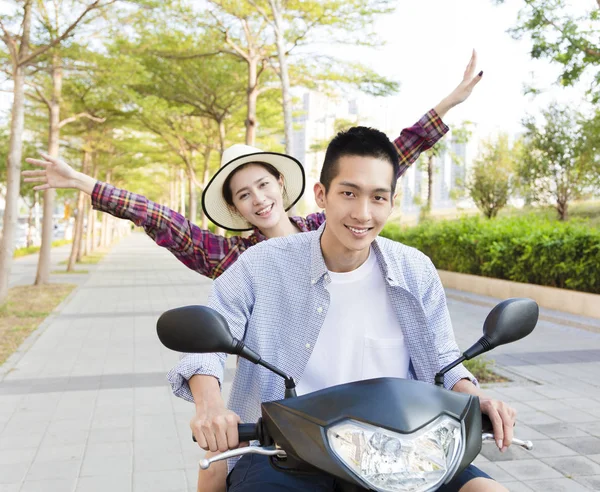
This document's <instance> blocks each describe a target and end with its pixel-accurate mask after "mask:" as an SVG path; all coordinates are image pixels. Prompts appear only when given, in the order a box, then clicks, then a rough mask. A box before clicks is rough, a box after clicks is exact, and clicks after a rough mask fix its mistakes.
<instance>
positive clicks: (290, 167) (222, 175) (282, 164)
mask: <svg viewBox="0 0 600 492" xmlns="http://www.w3.org/2000/svg"><path fill="white" fill-rule="evenodd" d="M250 162H258V163H260V162H264V163H267V164H271V165H272V166H273V167H275V168H276V169H277V170H278V171H279V172H280V173H281V175H282V176H283V179H284V184H285V189H286V192H287V193H286V195H287V196H284V197H283V198H284V204H283V205H284V208H285V210H286V211H288V210H289V209H290V208H292V207H293V206H294V205H295V204H296V203H297V202H298V200H300V198H301V197H302V194H303V193H304V187H305V186H306V178H305V175H304V168H303V167H302V164H300V161H299V160H297V159H295V158H294V157H292V156H289V155H286V154H280V153H277V152H257V153H254V154H246V155H242V156H240V157H237V158H235V159H233V160H231V161H230V162H228V163H227V164H225V165H224V166H223V167H221V168H220V169H219V170H218V171H217V172H216V173H215V175H214V176H213V177H212V178H211V180H210V181H209V183H208V185H206V188H205V189H204V193H203V194H202V210H203V211H204V213H205V214H206V216H207V217H208V218H209V219H210V220H211V222H213V223H214V224H216V225H217V226H218V227H222V228H224V229H227V230H230V231H249V230H252V229H254V226H253V225H252V224H250V223H249V222H248V221H247V220H246V219H244V218H243V217H242V216H241V215H240V214H238V213H237V212H235V211H234V210H232V209H231V207H230V206H229V205H227V203H226V202H225V199H224V198H223V183H225V180H226V179H227V177H228V176H229V175H230V174H231V173H232V172H234V171H235V170H236V169H237V168H239V167H240V166H243V165H244V164H248V163H250Z"/></svg>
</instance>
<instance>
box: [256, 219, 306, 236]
mask: <svg viewBox="0 0 600 492" xmlns="http://www.w3.org/2000/svg"><path fill="white" fill-rule="evenodd" d="M290 221H291V222H293V223H294V225H295V226H296V227H298V229H300V231H301V232H309V230H310V229H309V228H308V226H307V225H306V219H305V218H304V217H290ZM253 231H254V233H253V235H254V236H256V239H257V240H258V241H266V240H267V239H268V238H267V236H265V235H264V234H263V233H262V232H260V230H259V229H258V228H257V227H255V228H254V229H253Z"/></svg>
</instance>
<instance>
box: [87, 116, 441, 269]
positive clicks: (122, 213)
mask: <svg viewBox="0 0 600 492" xmlns="http://www.w3.org/2000/svg"><path fill="white" fill-rule="evenodd" d="M447 131H448V127H447V126H446V125H445V124H444V122H443V121H442V120H441V118H440V117H439V116H438V114H437V113H436V112H435V110H433V109H432V110H431V111H429V112H428V113H426V114H425V115H423V116H422V117H421V119H420V120H419V121H418V122H417V123H416V124H415V125H413V126H412V127H410V128H405V129H404V130H402V132H401V133H400V136H399V137H398V138H397V139H396V140H394V145H395V146H396V148H397V149H398V155H399V156H400V170H399V173H398V178H400V176H402V175H403V174H404V173H405V172H406V170H407V169H408V168H409V167H410V165H411V164H412V163H413V162H415V161H416V160H417V158H418V157H419V155H420V154H421V152H424V151H425V150H427V149H430V148H431V147H432V146H433V145H434V144H435V143H436V142H437V141H438V140H440V139H441V138H442V137H443V136H444V135H445V134H446V132H447ZM92 206H93V207H94V209H96V210H100V211H101V212H107V213H109V214H111V215H114V216H115V217H118V218H120V219H129V220H131V221H132V222H133V223H134V224H135V225H137V226H139V227H143V228H144V231H146V234H147V235H148V236H150V237H151V238H152V239H153V240H154V242H156V244H158V245H159V246H162V247H164V248H167V249H168V250H169V251H170V252H171V253H173V254H174V255H175V257H176V258H177V259H178V260H179V261H181V262H182V263H183V264H184V265H185V266H187V267H188V268H190V269H192V270H196V271H197V272H198V273H200V274H202V275H204V276H206V277H209V278H212V279H214V278H217V277H218V276H219V275H221V274H222V273H223V272H224V271H225V270H227V269H228V268H229V267H230V266H231V265H233V263H235V261H236V260H237V259H238V258H239V256H240V255H241V254H242V253H243V252H244V251H245V250H246V249H248V248H249V247H250V246H253V245H255V244H256V243H259V242H261V241H264V240H265V239H266V237H265V236H264V235H263V234H262V233H261V232H260V231H259V230H258V229H254V232H253V233H252V234H251V235H250V236H249V237H242V236H233V237H224V236H218V235H216V234H212V233H211V232H210V231H206V230H203V229H200V228H199V227H198V226H197V225H195V224H193V223H192V222H190V221H189V220H188V219H186V218H185V217H184V216H183V215H181V214H179V213H177V212H175V211H174V210H171V209H170V208H168V207H165V206H163V205H159V204H158V203H154V202H152V201H150V200H148V199H147V198H146V197H144V196H141V195H136V194H135V193H131V192H129V191H126V190H121V189H118V188H115V187H114V186H111V185H109V184H107V183H102V182H100V181H98V182H97V183H96V185H95V186H94V190H93V192H92ZM291 220H292V221H293V222H294V224H296V226H297V227H298V229H300V231H302V232H308V231H314V230H316V229H318V228H319V227H320V225H321V224H322V223H323V222H325V214H323V213H315V214H310V215H308V216H307V217H292V218H291Z"/></svg>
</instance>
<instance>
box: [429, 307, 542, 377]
mask: <svg viewBox="0 0 600 492" xmlns="http://www.w3.org/2000/svg"><path fill="white" fill-rule="evenodd" d="M539 312H540V309H539V307H538V305H537V302H535V301H534V300H532V299H527V298H519V297H516V298H513V299H506V300H505V301H502V302H501V303H499V304H497V305H496V306H495V307H494V309H492V310H491V311H490V313H489V314H488V316H487V318H486V319H485V322H484V323H483V336H482V337H481V338H480V339H479V340H478V341H477V343H475V344H474V345H472V346H471V347H469V348H468V349H467V350H465V352H464V353H463V354H462V356H461V357H459V358H458V359H456V360H455V361H454V362H452V363H451V364H448V365H447V366H446V367H444V368H442V369H441V370H440V371H439V372H438V373H437V374H436V375H435V384H436V385H438V386H443V384H444V374H446V373H447V372H448V371H450V370H451V369H453V368H454V367H456V366H457V365H458V364H460V363H461V362H464V361H465V360H469V359H472V358H473V357H477V356H478V355H481V354H483V353H485V352H489V351H490V350H492V349H493V348H496V347H498V346H499V345H504V344H506V343H511V342H516V341H517V340H520V339H521V338H523V337H526V336H527V335H529V334H530V333H531V332H532V331H533V329H534V328H535V325H536V324H537V321H538V316H539Z"/></svg>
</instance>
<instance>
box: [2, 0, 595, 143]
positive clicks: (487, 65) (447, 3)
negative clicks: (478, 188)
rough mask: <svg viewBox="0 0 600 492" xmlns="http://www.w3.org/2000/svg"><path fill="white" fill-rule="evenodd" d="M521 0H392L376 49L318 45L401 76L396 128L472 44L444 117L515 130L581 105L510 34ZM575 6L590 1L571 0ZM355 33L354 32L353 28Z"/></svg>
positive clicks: (450, 82)
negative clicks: (466, 90) (468, 80)
mask: <svg viewBox="0 0 600 492" xmlns="http://www.w3.org/2000/svg"><path fill="white" fill-rule="evenodd" d="M523 3H524V2H523V1H522V0H506V2H505V4H504V5H501V6H496V5H494V3H493V2H492V0H416V1H415V0H398V1H397V4H398V7H397V10H396V12H395V13H393V14H391V15H386V16H382V17H381V18H380V19H379V20H378V21H377V23H376V25H375V29H376V31H377V32H378V33H379V35H380V37H381V38H382V39H383V40H384V41H385V42H386V44H385V46H383V47H382V48H379V49H377V50H374V49H371V48H368V49H367V48H364V49H363V48H356V47H331V46H326V47H322V48H321V49H323V50H324V51H330V52H331V54H334V55H337V56H341V57H343V58H346V59H349V60H355V61H361V62H364V63H366V64H367V65H368V66H370V67H371V68H373V69H375V70H377V71H378V72H380V73H382V74H384V75H386V76H388V77H390V78H392V79H394V80H396V81H399V82H400V84H401V88H400V92H399V94H398V95H395V96H392V97H389V98H387V99H386V104H389V105H390V107H391V108H393V112H394V115H396V116H397V119H398V125H401V127H404V126H408V125H410V124H412V123H413V122H414V121H416V119H417V118H418V117H419V116H420V115H422V114H423V113H424V112H426V111H427V110H429V109H430V108H432V107H433V106H435V104H437V103H438V102H439V100H441V99H442V98H443V97H444V96H445V95H446V94H448V93H449V92H450V91H451V90H452V89H453V88H454V87H455V86H456V85H457V84H458V83H459V82H460V80H461V79H462V75H463V72H464V69H465V67H466V65H467V63H468V61H469V57H470V55H471V50H472V49H473V48H475V49H476V50H477V52H478V60H479V61H478V69H480V70H483V71H484V76H483V80H482V81H481V83H480V84H479V85H478V86H477V87H476V89H475V91H474V93H473V94H472V96H471V98H470V99H469V100H468V101H466V102H465V103H464V104H462V105H461V106H459V107H457V108H455V109H453V110H452V111H451V112H450V113H449V114H448V116H447V118H446V119H445V120H446V122H448V123H449V124H451V125H452V124H457V123H459V122H461V121H463V120H468V121H472V122H474V123H475V124H476V125H477V133H478V134H479V135H480V136H487V135H489V134H493V133H496V132H498V131H506V132H508V133H509V134H511V135H515V134H517V133H519V132H520V131H521V130H522V127H521V124H520V122H521V119H522V118H523V117H524V116H525V115H526V114H528V113H529V114H534V115H535V114H538V113H539V110H540V108H543V107H545V106H547V105H548V103H549V102H550V101H552V100H558V101H563V102H568V103H569V104H571V105H572V106H575V107H577V106H579V105H580V103H581V101H582V100H583V90H582V89H565V88H560V87H556V86H555V85H553V82H554V81H555V80H556V77H557V75H558V73H559V69H558V67H556V66H554V65H552V64H550V62H548V61H546V60H536V61H533V60H531V59H530V56H529V48H530V42H529V40H527V39H524V40H514V39H512V37H511V36H510V35H509V34H508V33H507V32H506V31H507V29H508V28H510V27H512V26H514V25H515V23H516V19H517V13H518V11H519V8H521V6H522V5H523ZM571 3H572V4H574V5H575V4H576V6H577V7H579V8H581V7H585V6H589V5H590V3H593V2H592V0H571ZM359 35H360V34H359ZM533 80H535V82H536V84H537V86H539V87H542V88H547V89H548V90H547V91H546V92H545V93H544V94H543V95H541V96H537V97H533V96H525V95H524V94H523V84H524V83H531V82H532V81H533ZM10 100H11V95H10V94H7V93H0V111H2V112H5V111H7V110H8V109H9V108H10Z"/></svg>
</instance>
